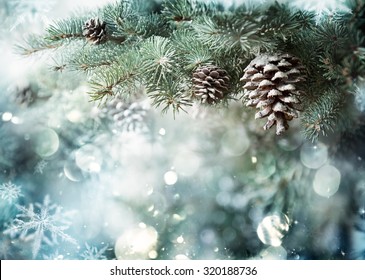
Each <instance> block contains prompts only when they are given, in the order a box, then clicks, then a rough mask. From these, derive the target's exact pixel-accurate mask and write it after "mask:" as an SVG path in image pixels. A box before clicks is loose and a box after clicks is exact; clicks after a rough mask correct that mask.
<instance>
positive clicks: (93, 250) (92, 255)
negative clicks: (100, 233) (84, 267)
mask: <svg viewBox="0 0 365 280" xmlns="http://www.w3.org/2000/svg"><path fill="white" fill-rule="evenodd" d="M85 247H86V250H85V251H84V252H83V253H82V254H81V255H80V257H81V258H82V259H84V260H106V259H107V258H106V256H105V255H104V254H105V251H106V250H107V249H108V247H109V245H108V244H107V245H105V246H104V247H103V248H101V249H100V250H99V249H98V248H97V247H95V246H90V245H89V244H88V243H86V244H85Z"/></svg>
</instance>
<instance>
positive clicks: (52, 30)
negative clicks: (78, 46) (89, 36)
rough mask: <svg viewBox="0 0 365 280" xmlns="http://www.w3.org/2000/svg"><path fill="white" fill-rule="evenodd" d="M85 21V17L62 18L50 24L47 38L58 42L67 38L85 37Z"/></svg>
mask: <svg viewBox="0 0 365 280" xmlns="http://www.w3.org/2000/svg"><path fill="white" fill-rule="evenodd" d="M84 23H85V18H71V19H65V20H60V21H58V22H55V23H54V24H53V25H50V26H49V27H48V28H47V30H46V32H47V33H48V35H47V36H46V38H45V39H46V40H49V41H51V42H57V41H61V40H67V39H75V38H76V39H77V38H83V35H82V28H83V26H84Z"/></svg>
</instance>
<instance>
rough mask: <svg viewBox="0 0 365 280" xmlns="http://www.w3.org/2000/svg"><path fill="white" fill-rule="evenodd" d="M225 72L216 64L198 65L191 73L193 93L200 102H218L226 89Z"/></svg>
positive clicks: (226, 78)
mask: <svg viewBox="0 0 365 280" xmlns="http://www.w3.org/2000/svg"><path fill="white" fill-rule="evenodd" d="M228 81H229V77H228V75H227V72H226V71H225V70H223V69H221V68H219V67H217V66H213V65H207V66H200V67H198V68H197V69H196V71H195V72H194V74H193V84H194V95H195V97H197V98H199V99H200V100H201V102H202V103H208V104H213V103H218V102H219V101H220V100H222V99H223V97H224V95H225V93H226V91H227V90H228Z"/></svg>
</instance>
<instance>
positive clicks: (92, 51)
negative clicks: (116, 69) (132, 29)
mask: <svg viewBox="0 0 365 280" xmlns="http://www.w3.org/2000/svg"><path fill="white" fill-rule="evenodd" d="M125 52H127V49H126V47H120V46H117V45H115V44H113V43H111V42H106V43H105V44H101V45H97V46H94V45H90V44H83V47H82V48H81V49H79V48H76V53H74V54H72V55H71V54H70V55H66V56H67V57H70V58H71V59H70V61H69V63H68V64H69V66H70V67H71V68H72V69H74V70H81V71H92V70H95V69H96V68H98V67H102V66H111V65H112V64H113V63H115V61H116V60H118V58H119V57H120V56H122V55H123V54H124V53H125Z"/></svg>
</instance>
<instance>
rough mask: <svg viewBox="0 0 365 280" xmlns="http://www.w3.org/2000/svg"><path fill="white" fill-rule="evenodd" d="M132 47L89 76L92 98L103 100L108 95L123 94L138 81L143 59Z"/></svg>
mask: <svg viewBox="0 0 365 280" xmlns="http://www.w3.org/2000/svg"><path fill="white" fill-rule="evenodd" d="M136 54H137V52H136V50H134V49H132V50H130V51H129V52H126V53H124V54H123V55H122V56H120V57H119V58H118V60H117V61H116V62H115V63H113V64H111V65H110V66H108V67H107V68H102V69H101V68H98V69H96V70H95V71H94V72H93V75H92V76H91V77H90V78H89V80H90V85H91V88H92V91H91V92H90V95H91V98H92V99H93V100H94V101H95V100H101V99H103V98H104V97H106V96H108V95H115V94H122V93H124V92H125V89H127V92H128V90H129V89H130V88H133V87H135V86H136V84H137V83H138V81H139V79H140V77H139V75H140V73H141V67H140V66H141V61H140V59H139V56H138V55H136Z"/></svg>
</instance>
